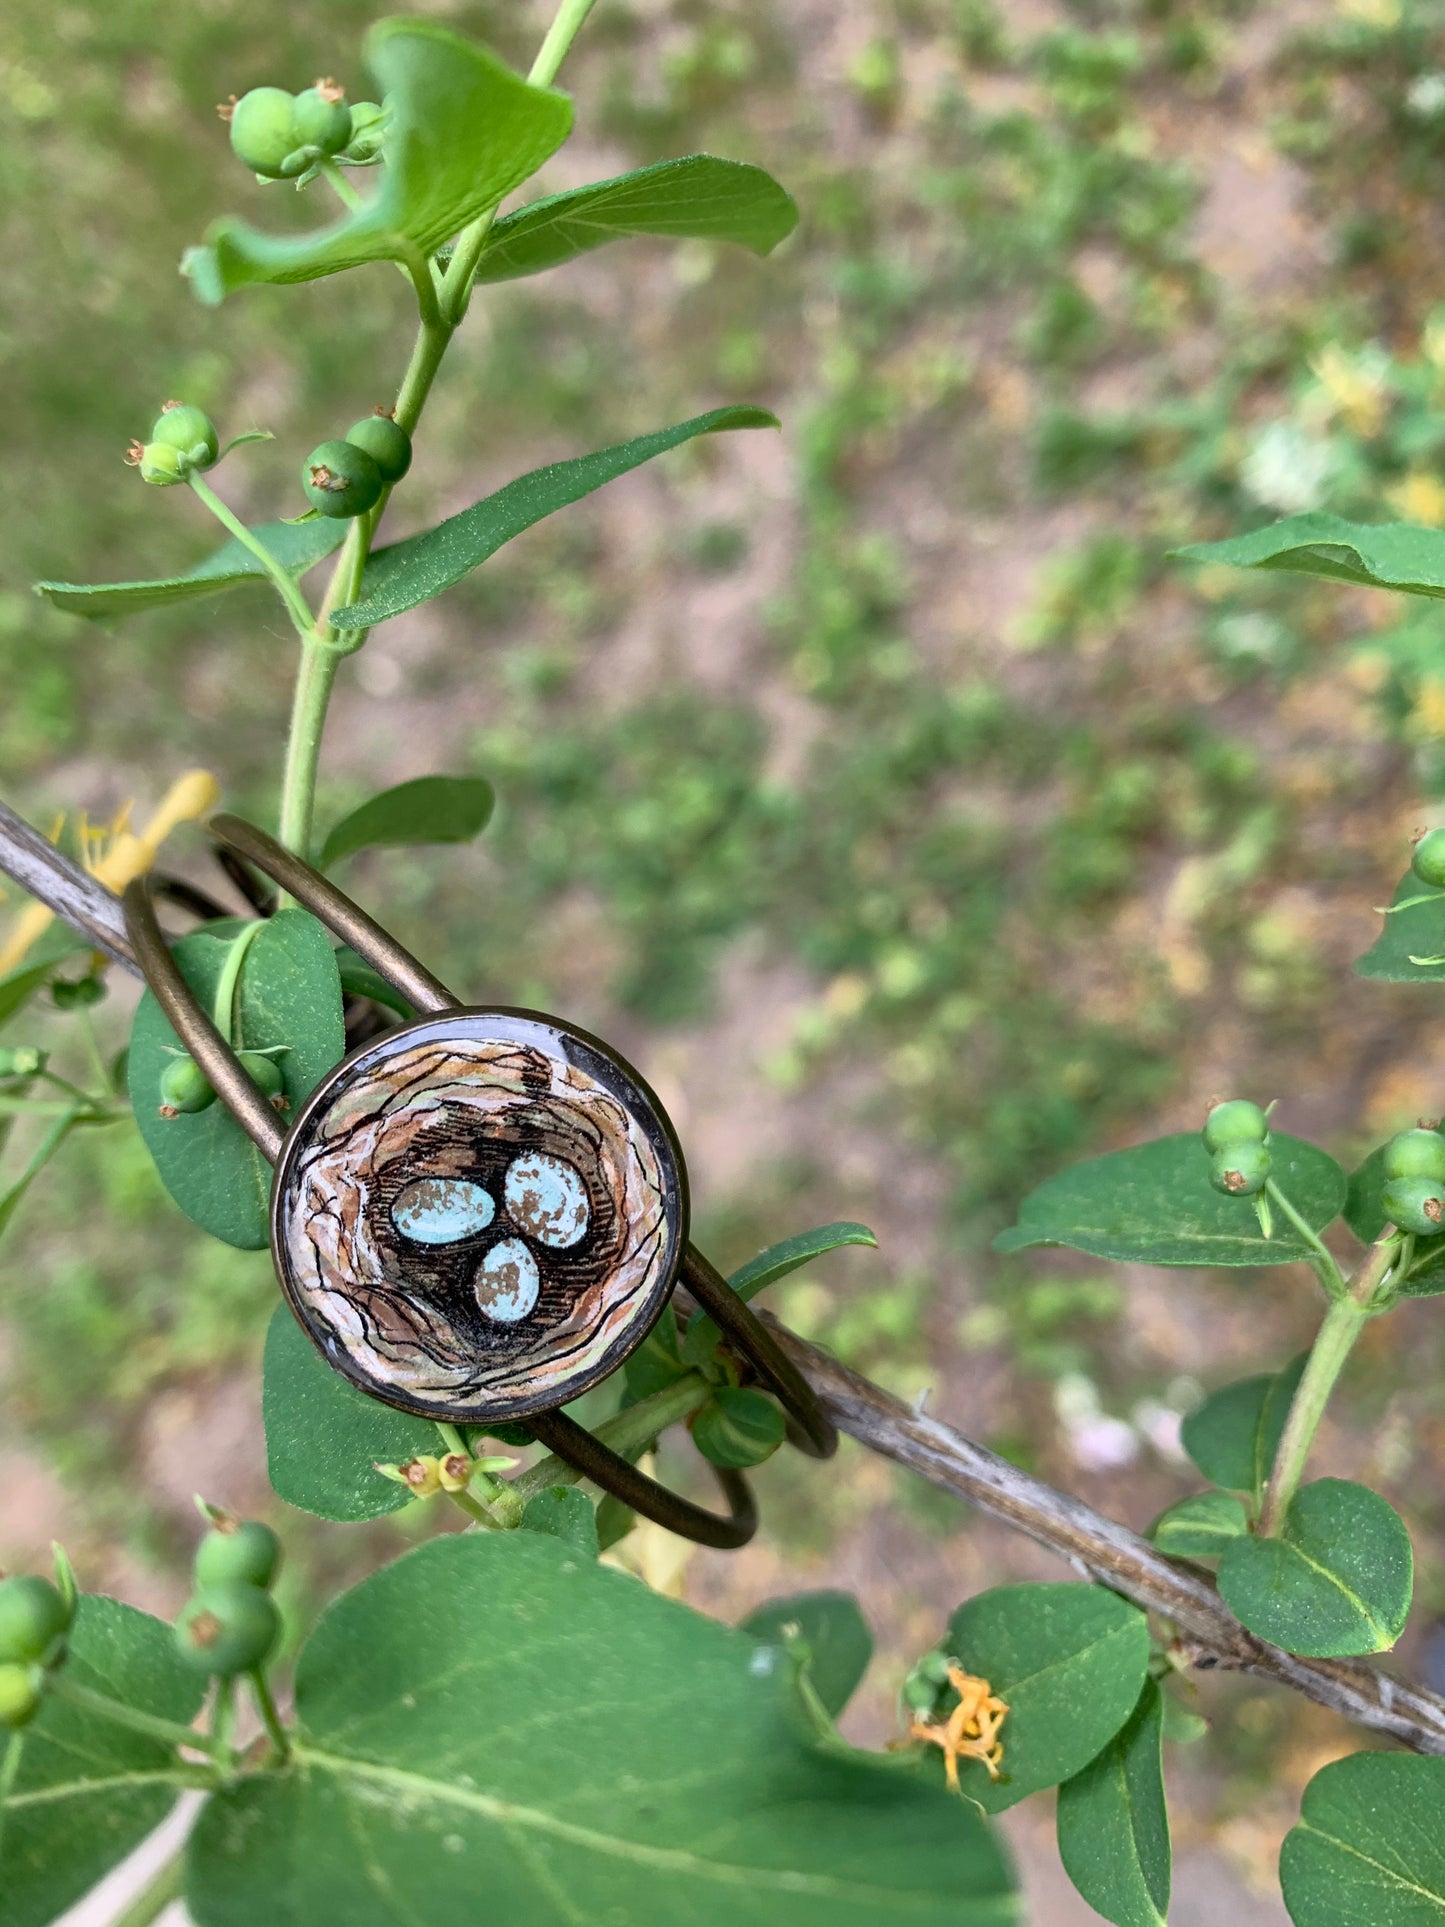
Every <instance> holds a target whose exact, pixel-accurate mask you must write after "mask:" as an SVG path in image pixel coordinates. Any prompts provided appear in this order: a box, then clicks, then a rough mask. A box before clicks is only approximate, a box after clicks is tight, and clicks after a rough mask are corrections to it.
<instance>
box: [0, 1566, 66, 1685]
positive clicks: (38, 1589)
mask: <svg viewBox="0 0 1445 1927" xmlns="http://www.w3.org/2000/svg"><path fill="white" fill-rule="evenodd" d="M69 1627H70V1613H69V1611H68V1609H67V1607H66V1604H65V1601H64V1600H63V1599H62V1598H61V1596H60V1594H59V1593H58V1592H57V1591H56V1589H55V1587H54V1586H52V1585H51V1583H50V1581H49V1580H48V1579H41V1578H38V1577H37V1576H36V1575H35V1574H33V1573H20V1574H18V1575H17V1577H15V1578H14V1579H5V1580H0V1660H6V1661H9V1660H17V1661H18V1660H24V1661H27V1662H29V1663H32V1664H33V1663H34V1662H35V1661H37V1660H42V1659H44V1657H45V1655H46V1654H47V1653H48V1652H49V1650H50V1648H51V1647H52V1646H53V1645H54V1643H55V1641H56V1640H57V1639H59V1638H60V1637H61V1635H62V1634H63V1633H65V1632H66V1631H68V1630H69Z"/></svg>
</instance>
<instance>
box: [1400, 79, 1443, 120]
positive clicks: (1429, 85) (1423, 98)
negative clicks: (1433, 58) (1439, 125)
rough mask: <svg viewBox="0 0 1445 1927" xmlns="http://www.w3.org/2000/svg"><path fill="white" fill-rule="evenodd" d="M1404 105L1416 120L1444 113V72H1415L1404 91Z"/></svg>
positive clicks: (1436, 117) (1436, 116)
mask: <svg viewBox="0 0 1445 1927" xmlns="http://www.w3.org/2000/svg"><path fill="white" fill-rule="evenodd" d="M1405 105H1406V107H1408V108H1409V110H1410V112H1411V113H1412V114H1413V115H1414V116H1415V118H1416V120H1438V119H1439V118H1440V116H1441V115H1442V114H1445V74H1416V76H1415V78H1414V79H1413V80H1412V81H1411V82H1410V85H1409V87H1408V88H1407V89H1406V91H1405Z"/></svg>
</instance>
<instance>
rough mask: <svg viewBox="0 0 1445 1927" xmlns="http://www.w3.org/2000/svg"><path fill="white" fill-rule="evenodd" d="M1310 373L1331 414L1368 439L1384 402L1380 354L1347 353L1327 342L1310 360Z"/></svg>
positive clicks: (1382, 412) (1378, 422)
mask: <svg viewBox="0 0 1445 1927" xmlns="http://www.w3.org/2000/svg"><path fill="white" fill-rule="evenodd" d="M1310 373H1311V374H1312V375H1313V376H1314V378H1315V380H1316V381H1317V382H1318V383H1319V385H1320V387H1321V389H1322V390H1323V391H1324V395H1325V398H1326V400H1327V402H1328V404H1329V412H1330V413H1331V414H1334V415H1338V416H1339V417H1340V419H1341V420H1342V421H1343V422H1344V423H1345V425H1346V427H1348V428H1349V429H1350V430H1351V431H1352V432H1353V433H1354V434H1356V435H1363V436H1365V437H1366V438H1367V439H1368V438H1369V437H1370V436H1372V435H1378V434H1379V432H1380V429H1381V428H1382V427H1383V425H1384V420H1385V409H1386V406H1387V404H1388V396H1387V394H1386V388H1385V368H1384V362H1383V357H1382V356H1380V355H1378V354H1375V355H1371V354H1370V353H1369V352H1368V351H1365V352H1364V353H1361V354H1358V355H1351V354H1348V353H1346V351H1345V350H1344V349H1343V348H1342V347H1340V345H1339V343H1338V342H1331V343H1330V344H1329V346H1328V347H1326V348H1322V349H1321V350H1320V352H1319V353H1318V354H1317V355H1316V356H1315V358H1314V360H1313V361H1312V362H1311V363H1310Z"/></svg>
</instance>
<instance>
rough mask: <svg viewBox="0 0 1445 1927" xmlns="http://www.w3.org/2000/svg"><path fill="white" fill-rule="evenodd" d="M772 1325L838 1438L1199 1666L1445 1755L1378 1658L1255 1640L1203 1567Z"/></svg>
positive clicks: (1440, 1734) (1434, 1713)
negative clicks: (1031, 1547)
mask: <svg viewBox="0 0 1445 1927" xmlns="http://www.w3.org/2000/svg"><path fill="white" fill-rule="evenodd" d="M764 1316H765V1317H766V1316H767V1314H766V1313H765V1314H764ZM768 1322H769V1324H770V1325H771V1326H772V1329H773V1331H774V1333H775V1334H776V1336H777V1338H778V1339H779V1341H780V1342H781V1344H782V1346H783V1349H784V1350H785V1351H786V1352H787V1353H788V1354H789V1356H790V1357H791V1358H792V1360H793V1362H794V1363H795V1364H796V1365H797V1366H798V1368H799V1370H800V1371H801V1372H802V1373H803V1375H804V1377H805V1378H806V1379H807V1380H808V1382H809V1384H810V1385H811V1386H812V1387H813V1389H814V1391H815V1392H816V1393H817V1394H818V1396H819V1398H820V1399H821V1400H822V1402H823V1406H824V1409H825V1410H826V1411H827V1413H828V1416H829V1417H830V1418H831V1419H832V1420H833V1422H834V1424H835V1425H836V1426H837V1427H838V1429H839V1430H840V1431H842V1432H846V1433H847V1434H848V1435H849V1437H850V1438H855V1439H857V1440H858V1442H859V1443H860V1444H861V1445H866V1446H867V1447H868V1448H869V1450H870V1451H873V1452H877V1453H879V1454H880V1455H881V1456H882V1457H883V1458H887V1459H893V1460H895V1461H896V1462H897V1463H898V1464H899V1465H906V1466H909V1467H910V1468H911V1469H912V1470H913V1471H915V1472H918V1473H921V1474H922V1476H923V1477H924V1478H925V1479H927V1480H928V1481H929V1482H930V1483H931V1484H933V1485H937V1486H941V1487H942V1488H943V1490H944V1491H946V1492H955V1493H957V1494H958V1495H959V1496H960V1497H961V1498H965V1499H967V1500H969V1501H970V1503H971V1504H973V1505H975V1506H977V1507H978V1509H979V1510H980V1511H981V1512H988V1513H991V1514H992V1515H993V1517H994V1518H996V1519H1002V1520H1003V1521H1004V1523H1005V1524H1006V1525H1011V1526H1013V1527H1014V1528H1015V1530H1017V1531H1019V1532H1023V1533H1026V1534H1027V1535H1028V1537H1029V1538H1030V1539H1033V1540H1035V1541H1036V1542H1037V1543H1038V1544H1039V1545H1041V1546H1046V1547H1047V1548H1048V1549H1049V1551H1050V1552H1055V1553H1057V1554H1058V1555H1059V1556H1060V1558H1062V1559H1066V1560H1068V1562H1069V1563H1070V1565H1072V1566H1073V1567H1074V1568H1075V1570H1076V1571H1078V1572H1082V1573H1085V1574H1087V1576H1088V1577H1090V1578H1091V1579H1097V1580H1098V1581H1099V1582H1100V1584H1102V1585H1105V1586H1109V1587H1111V1588H1112V1589H1113V1590H1114V1591H1115V1592H1118V1593H1122V1594H1123V1595H1124V1597H1125V1598H1126V1599H1132V1600H1133V1602H1134V1604H1135V1605H1136V1606H1142V1607H1143V1608H1144V1609H1145V1610H1146V1611H1148V1612H1152V1613H1157V1614H1159V1616H1160V1617H1161V1618H1164V1619H1167V1620H1169V1621H1170V1623H1171V1624H1172V1625H1173V1627H1174V1629H1175V1632H1176V1635H1177V1640H1178V1645H1179V1649H1180V1651H1181V1653H1182V1655H1183V1657H1184V1658H1186V1659H1187V1660H1188V1661H1189V1662H1190V1664H1191V1665H1194V1666H1198V1667H1203V1668H1210V1667H1219V1668H1223V1669H1226V1670H1228V1671H1231V1672H1241V1673H1256V1674H1258V1675H1259V1676H1260V1677H1261V1678H1264V1679H1270V1680H1273V1681H1275V1683H1276V1684H1278V1685H1280V1686H1290V1687H1293V1688H1294V1690H1295V1692H1297V1693H1303V1694H1304V1695H1305V1697H1306V1698H1307V1699H1312V1700H1315V1701H1316V1702H1317V1703H1318V1704H1319V1705H1321V1706H1327V1707H1329V1708H1330V1710H1331V1711H1332V1712H1335V1713H1340V1714H1343V1715H1344V1717H1345V1718H1346V1719H1350V1720H1354V1721H1355V1722H1356V1723H1357V1724H1358V1725H1360V1726H1365V1727H1368V1728H1370V1730H1371V1731H1372V1732H1375V1733H1387V1734H1389V1735H1390V1736H1391V1737H1392V1738H1394V1739H1397V1740H1399V1741H1400V1742H1401V1743H1402V1744H1403V1745H1405V1746H1408V1747H1411V1748H1413V1750H1414V1751H1415V1752H1417V1753H1433V1754H1441V1755H1445V1699H1441V1698H1439V1697H1438V1696H1437V1695H1436V1694H1434V1693H1430V1692H1426V1691H1425V1690H1424V1689H1423V1688H1422V1687H1419V1686H1413V1685H1411V1684H1410V1683H1409V1682H1408V1681H1406V1680H1397V1679H1392V1678H1391V1677H1390V1676H1389V1675H1388V1674H1387V1673H1385V1672H1383V1671H1382V1670H1381V1669H1380V1668H1379V1667H1378V1666H1376V1665H1374V1664H1373V1663H1372V1662H1371V1661H1369V1660H1362V1659H1297V1658H1295V1657H1294V1656H1293V1655H1292V1654H1290V1653H1283V1652H1281V1651H1280V1650H1279V1649H1278V1647H1275V1646H1270V1645H1267V1644H1266V1642H1265V1641H1264V1640H1262V1639H1256V1638H1255V1636H1254V1634H1253V1633H1250V1632H1246V1631H1245V1629H1244V1627H1243V1626H1241V1625H1240V1623H1239V1621H1238V1620H1237V1619H1236V1618H1235V1617H1234V1615H1233V1613H1231V1612H1230V1610H1229V1608H1228V1607H1227V1606H1226V1605H1225V1604H1224V1601H1223V1600H1222V1599H1221V1598H1220V1597H1219V1594H1218V1592H1217V1591H1216V1590H1215V1586H1214V1581H1213V1580H1212V1579H1211V1578H1210V1577H1209V1575H1208V1573H1206V1572H1205V1571H1203V1570H1202V1568H1200V1567H1198V1566H1194V1565H1191V1564H1190V1563H1189V1562H1188V1561H1187V1560H1181V1559H1166V1558H1165V1557H1164V1555H1163V1554H1162V1553H1160V1552H1157V1551H1156V1550H1155V1548H1154V1547H1153V1546H1151V1545H1150V1544H1149V1542H1148V1541H1147V1540H1146V1539H1141V1538H1139V1537H1138V1535H1137V1534H1136V1533H1133V1532H1130V1531H1129V1529H1128V1528H1127V1527H1126V1526H1121V1525H1116V1524H1115V1523H1114V1521H1113V1520H1112V1519H1105V1518H1103V1517H1101V1516H1100V1514H1099V1513H1097V1512H1093V1511H1091V1510H1090V1508H1089V1507H1088V1506H1086V1505H1084V1504H1083V1503H1082V1502H1081V1501H1080V1500H1078V1499H1074V1498H1070V1497H1069V1495H1068V1494H1067V1493H1064V1492H1056V1491H1054V1489H1053V1487H1052V1486H1047V1485H1045V1484H1044V1483H1043V1481H1042V1480H1040V1479H1035V1478H1032V1477H1031V1476H1030V1475H1029V1474H1028V1473H1027V1472H1023V1471H1020V1469H1019V1468H1018V1466H1016V1465H1011V1464H1010V1463H1009V1461H1008V1460H1007V1459H1001V1458H999V1457H998V1455H997V1454H996V1453H993V1452H990V1451H988V1450H987V1449H986V1448H985V1447H984V1446H982V1445H975V1444H974V1442H973V1440H972V1439H967V1438H965V1437H964V1436H963V1435H962V1433H960V1432H955V1431H954V1430H953V1428H952V1427H951V1426H948V1425H943V1424H941V1423H940V1422H939V1421H938V1420H937V1419H932V1418H925V1417H923V1416H922V1415H921V1414H919V1413H917V1412H915V1411H913V1410H912V1409H911V1407H909V1406H907V1405H905V1404H904V1403H903V1402H902V1400H900V1399H896V1398H894V1396H893V1395H892V1393H891V1392H885V1391H884V1390H883V1389H882V1388H881V1387H880V1386H877V1385H874V1384H873V1383H871V1381H870V1380H868V1379H866V1378H862V1377H860V1376H859V1374H858V1373H857V1372H853V1371H850V1370H849V1369H848V1367H847V1366H846V1365H840V1364H839V1363H838V1361H837V1360H836V1359H834V1358H829V1357H828V1356H827V1355H826V1353H824V1352H821V1351H819V1350H818V1349H817V1348H816V1346H813V1345H809V1344H808V1343H807V1342H806V1341H805V1340H803V1339H801V1338H799V1337H797V1336H796V1335H795V1334H794V1333H793V1332H790V1331H788V1330H787V1329H786V1327H785V1326H782V1325H779V1324H778V1323H777V1322H776V1320H773V1319H769V1320H768Z"/></svg>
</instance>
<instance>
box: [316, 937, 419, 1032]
mask: <svg viewBox="0 0 1445 1927" xmlns="http://www.w3.org/2000/svg"><path fill="white" fill-rule="evenodd" d="M336 968H337V971H338V973H339V975H340V978H341V988H342V989H343V990H344V991H346V992H347V993H348V994H349V995H351V996H353V997H370V998H371V1000H372V1001H373V1003H378V1004H384V1005H385V1006H386V1008H387V1009H388V1010H394V1011H395V1012H396V1014H397V1016H398V1017H415V1016H416V1009H415V1006H414V1005H412V1004H411V1003H409V1002H408V1001H407V999H406V998H405V997H403V996H402V994H401V992H400V991H399V990H398V989H397V988H396V987H395V985H394V984H389V983H388V982H387V981H386V979H385V977H383V976H382V974H381V972H380V971H379V970H373V969H372V967H371V965H370V964H369V963H367V962H365V961H364V960H363V959H362V958H361V957H358V956H357V954H356V952H355V951H354V950H353V949H352V948H351V946H350V945H349V944H342V945H341V947H340V948H339V949H338V951H337V952H336Z"/></svg>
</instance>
